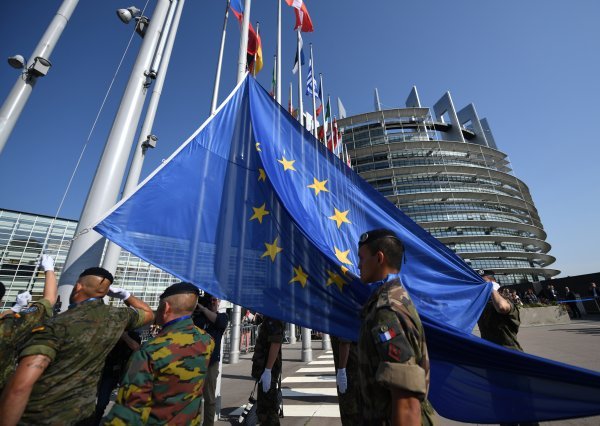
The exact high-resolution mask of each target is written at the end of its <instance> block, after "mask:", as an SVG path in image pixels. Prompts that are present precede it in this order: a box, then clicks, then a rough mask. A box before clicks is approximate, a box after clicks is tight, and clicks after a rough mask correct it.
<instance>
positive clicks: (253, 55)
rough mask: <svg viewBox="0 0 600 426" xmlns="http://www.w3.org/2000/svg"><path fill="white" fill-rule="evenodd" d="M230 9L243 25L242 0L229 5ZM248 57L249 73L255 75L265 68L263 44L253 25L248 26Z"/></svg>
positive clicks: (234, 0)
mask: <svg viewBox="0 0 600 426" xmlns="http://www.w3.org/2000/svg"><path fill="white" fill-rule="evenodd" d="M229 8H230V9H231V11H232V12H233V14H234V15H235V17H236V19H237V20H238V22H239V23H240V25H242V20H243V19H244V5H243V3H242V0H232V1H231V3H230V4H229ZM246 55H247V57H246V59H247V60H246V64H248V65H247V67H248V71H249V72H250V73H251V74H254V75H256V74H258V72H259V71H260V70H261V69H262V67H263V59H262V43H261V40H260V36H259V35H258V34H257V32H256V31H255V30H254V27H253V26H252V24H251V23H249V24H248V48H247V51H246Z"/></svg>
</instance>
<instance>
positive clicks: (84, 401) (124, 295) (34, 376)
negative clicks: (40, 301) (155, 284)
mask: <svg viewBox="0 0 600 426" xmlns="http://www.w3.org/2000/svg"><path fill="white" fill-rule="evenodd" d="M112 282H113V277H112V274H111V273H110V272H108V271H107V270H106V269H103V268H97V267H96V268H89V269H86V270H85V271H83V272H82V273H81V275H80V276H79V278H78V280H77V283H76V284H75V286H74V287H73V291H72V292H71V296H70V303H71V304H70V305H69V310H68V311H66V312H64V313H62V314H60V315H57V316H56V317H54V318H53V319H52V320H51V321H48V322H46V324H45V325H43V326H40V327H36V328H34V329H33V330H31V337H30V339H29V340H28V341H27V343H26V344H25V345H24V347H23V349H22V350H21V352H20V355H19V356H20V358H19V365H18V367H17V369H16V372H15V374H14V375H13V376H12V378H11V379H10V380H9V382H8V383H7V385H6V387H5V389H4V392H3V393H2V397H1V398H0V412H1V413H2V420H3V425H6V426H11V425H15V424H17V422H18V421H19V419H20V420H21V423H24V424H38V425H56V424H74V423H77V424H88V423H89V421H90V417H91V416H93V414H94V409H95V406H96V390H97V386H98V381H99V378H100V373H101V371H102V367H103V365H104V360H105V359H106V355H107V354H108V353H109V352H110V350H111V349H112V348H113V347H114V346H115V344H116V343H117V341H118V340H119V338H120V337H121V334H122V333H123V330H125V329H128V330H129V329H135V328H138V327H141V326H142V325H144V324H147V323H150V322H151V321H152V319H153V318H154V314H153V313H152V310H151V309H150V307H149V306H148V305H146V304H145V303H144V302H142V301H141V300H139V299H137V298H136V297H134V296H132V295H131V294H130V293H129V292H128V291H126V290H124V289H120V288H118V287H112V286H110V285H111V284H112ZM107 294H108V295H110V296H112V297H117V298H119V299H121V300H123V301H124V303H125V305H127V306H128V307H127V308H117V307H113V306H108V305H105V304H104V302H103V300H102V298H103V297H104V296H106V295H107ZM132 308H133V309H132Z"/></svg>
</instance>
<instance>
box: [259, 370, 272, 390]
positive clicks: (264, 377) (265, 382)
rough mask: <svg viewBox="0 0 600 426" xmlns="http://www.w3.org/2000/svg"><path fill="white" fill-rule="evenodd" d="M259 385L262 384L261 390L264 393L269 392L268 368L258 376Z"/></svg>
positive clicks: (269, 372)
mask: <svg viewBox="0 0 600 426" xmlns="http://www.w3.org/2000/svg"><path fill="white" fill-rule="evenodd" d="M259 382H260V383H262V390H263V392H264V393H267V392H269V389H271V369H270V368H265V371H263V373H262V375H261V376H260V380H259Z"/></svg>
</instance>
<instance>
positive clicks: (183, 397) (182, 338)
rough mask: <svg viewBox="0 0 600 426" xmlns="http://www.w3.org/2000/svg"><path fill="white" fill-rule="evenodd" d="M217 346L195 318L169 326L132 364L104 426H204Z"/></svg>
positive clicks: (138, 354) (186, 318) (147, 345)
mask: <svg viewBox="0 0 600 426" xmlns="http://www.w3.org/2000/svg"><path fill="white" fill-rule="evenodd" d="M214 347H215V343H214V341H213V339H212V338H211V337H210V335H209V334H207V333H205V332H204V331H203V330H200V329H199V328H198V327H196V326H194V323H193V322H192V320H191V318H190V316H189V315H187V316H184V317H180V318H177V319H175V320H173V321H170V322H169V323H167V324H165V326H164V328H163V329H162V330H161V332H160V333H159V334H158V335H157V336H156V337H154V338H153V339H151V340H148V341H147V342H146V343H144V344H143V345H142V347H141V348H140V350H139V351H137V352H135V353H134V354H133V355H132V356H131V359H130V360H129V367H128V369H127V373H125V376H124V377H123V380H122V386H121V388H120V389H119V395H118V397H117V401H116V404H115V405H114V406H113V408H112V409H111V411H110V413H108V415H107V416H106V417H105V419H104V422H103V424H104V425H139V424H152V425H156V424H169V425H199V424H200V421H201V418H200V417H201V416H200V411H199V410H200V401H201V400H202V388H203V386H204V376H205V375H206V370H207V369H208V363H209V360H210V356H211V354H212V352H213V350H214Z"/></svg>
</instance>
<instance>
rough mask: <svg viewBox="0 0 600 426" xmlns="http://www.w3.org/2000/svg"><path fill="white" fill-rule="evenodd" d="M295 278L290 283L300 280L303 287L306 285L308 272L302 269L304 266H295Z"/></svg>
mask: <svg viewBox="0 0 600 426" xmlns="http://www.w3.org/2000/svg"><path fill="white" fill-rule="evenodd" d="M294 274H296V275H294V278H292V279H291V280H290V282H289V284H291V283H293V282H296V281H297V282H299V283H300V285H301V286H302V288H304V287H306V281H307V280H308V274H307V273H306V272H304V271H303V270H302V266H301V265H299V266H298V267H297V268H294Z"/></svg>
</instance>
